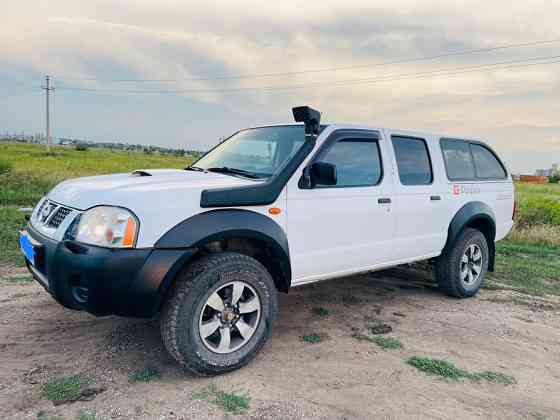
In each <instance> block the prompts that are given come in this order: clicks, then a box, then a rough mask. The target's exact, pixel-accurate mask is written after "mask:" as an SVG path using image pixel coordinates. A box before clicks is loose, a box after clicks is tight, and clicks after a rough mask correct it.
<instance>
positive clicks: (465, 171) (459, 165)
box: [441, 139, 475, 181]
mask: <svg viewBox="0 0 560 420" xmlns="http://www.w3.org/2000/svg"><path fill="white" fill-rule="evenodd" d="M441 150H442V152H443V160H444V161H445V169H446V171H447V177H448V178H449V180H450V181H455V180H471V179H474V178H475V171H474V163H473V160H472V155H471V150H470V145H469V143H467V142H466V141H462V140H446V139H442V140H441Z"/></svg>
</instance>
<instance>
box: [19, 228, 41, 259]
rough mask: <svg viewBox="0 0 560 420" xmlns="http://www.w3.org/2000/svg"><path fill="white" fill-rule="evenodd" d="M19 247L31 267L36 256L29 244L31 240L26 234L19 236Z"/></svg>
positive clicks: (31, 245)
mask: <svg viewBox="0 0 560 420" xmlns="http://www.w3.org/2000/svg"><path fill="white" fill-rule="evenodd" d="M19 247H20V249H21V252H22V253H23V255H24V256H25V258H26V259H27V261H29V262H30V263H31V265H35V256H36V255H37V254H36V253H35V248H34V247H33V244H32V243H31V240H30V239H29V236H27V234H25V233H20V234H19Z"/></svg>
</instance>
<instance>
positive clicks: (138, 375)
mask: <svg viewBox="0 0 560 420" xmlns="http://www.w3.org/2000/svg"><path fill="white" fill-rule="evenodd" d="M160 377H161V375H160V373H159V371H158V370H157V369H154V368H151V367H146V368H143V369H139V370H137V371H135V372H133V373H132V375H130V379H131V380H132V381H134V382H150V381H153V380H154V379H158V378H160Z"/></svg>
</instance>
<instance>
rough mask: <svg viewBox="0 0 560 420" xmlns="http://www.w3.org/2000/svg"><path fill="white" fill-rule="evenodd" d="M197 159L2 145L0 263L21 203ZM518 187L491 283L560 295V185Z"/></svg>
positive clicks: (16, 260)
mask: <svg viewBox="0 0 560 420" xmlns="http://www.w3.org/2000/svg"><path fill="white" fill-rule="evenodd" d="M192 159H193V158H192V157H188V156H187V157H176V156H162V155H155V154H154V155H148V154H143V153H126V152H116V151H115V152H112V151H108V150H95V149H91V150H88V151H77V150H74V149H71V148H62V147H57V148H55V149H54V153H52V154H50V155H46V154H45V151H44V147H40V146H36V145H24V144H0V264H17V265H20V264H22V263H23V261H22V258H21V257H20V253H19V250H18V247H17V230H18V228H19V227H22V226H24V225H25V219H24V218H23V216H22V215H21V214H20V213H19V211H18V207H20V206H31V205H34V204H35V202H36V201H37V200H38V199H39V198H40V197H42V196H43V195H44V194H45V193H46V192H47V191H49V190H50V189H51V188H52V187H53V186H54V185H55V184H56V183H58V182H60V181H62V180H64V179H68V178H74V177H80V176H86V175H95V174H107V173H115V172H130V171H132V170H134V169H141V168H145V169H148V168H183V167H185V166H187V165H188V164H189V163H191V162H192ZM3 168H5V169H3ZM516 191H517V201H518V218H517V222H516V227H515V229H514V230H513V232H512V233H511V234H510V236H509V237H508V239H507V240H505V241H501V242H499V243H498V244H497V251H498V255H497V259H496V273H495V274H493V275H491V276H490V281H489V283H488V285H489V287H508V288H512V289H514V290H518V291H520V292H525V293H530V294H535V295H545V294H555V295H560V185H558V184H555V185H553V184H544V185H534V184H517V186H516Z"/></svg>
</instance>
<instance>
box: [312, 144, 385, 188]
mask: <svg viewBox="0 0 560 420" xmlns="http://www.w3.org/2000/svg"><path fill="white" fill-rule="evenodd" d="M316 160H317V161H319V162H326V163H331V164H333V165H335V166H336V178H337V182H336V187H363V186H370V185H377V184H379V182H380V181H381V177H382V169H381V155H380V151H379V144H378V143H377V139H375V138H344V139H341V140H338V141H336V142H335V143H333V144H332V145H330V147H328V148H327V149H324V150H323V151H322V152H321V153H320V155H319V157H318V158H317V159H316ZM319 186H320V185H319Z"/></svg>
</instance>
